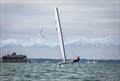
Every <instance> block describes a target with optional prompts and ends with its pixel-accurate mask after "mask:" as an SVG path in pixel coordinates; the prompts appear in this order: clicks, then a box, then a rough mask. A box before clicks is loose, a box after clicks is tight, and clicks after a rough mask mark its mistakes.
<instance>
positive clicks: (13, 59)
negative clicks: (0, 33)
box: [2, 52, 28, 63]
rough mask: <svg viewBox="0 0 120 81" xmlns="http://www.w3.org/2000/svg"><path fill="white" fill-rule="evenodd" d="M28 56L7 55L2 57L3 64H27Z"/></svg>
mask: <svg viewBox="0 0 120 81" xmlns="http://www.w3.org/2000/svg"><path fill="white" fill-rule="evenodd" d="M27 62H28V60H27V56H25V55H16V53H15V52H14V53H12V54H11V55H9V54H7V55H5V56H3V57H2V63H27Z"/></svg>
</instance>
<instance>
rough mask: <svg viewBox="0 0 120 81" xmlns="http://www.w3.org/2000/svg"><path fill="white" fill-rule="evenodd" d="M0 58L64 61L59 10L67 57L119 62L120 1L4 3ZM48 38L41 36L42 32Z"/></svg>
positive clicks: (1, 6) (0, 6) (3, 0)
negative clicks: (16, 56)
mask: <svg viewBox="0 0 120 81" xmlns="http://www.w3.org/2000/svg"><path fill="white" fill-rule="evenodd" d="M0 3H1V4H0V10H1V13H0V20H1V21H0V40H1V41H0V49H1V53H0V55H1V56H3V55H6V54H8V53H12V52H16V53H18V54H26V55H27V56H28V57H34V58H61V57H62V55H61V54H60V50H59V42H58V36H57V31H56V24H55V7H58V9H59V14H60V20H61V25H62V30H63V35H64V41H65V49H66V54H67V58H74V57H75V56H77V55H79V56H81V58H90V59H120V15H119V14H120V9H119V8H120V7H119V6H120V0H39V1H38V0H1V2H0ZM41 30H43V31H42V34H43V35H44V36H45V38H43V37H42V36H41V35H40V31H41Z"/></svg>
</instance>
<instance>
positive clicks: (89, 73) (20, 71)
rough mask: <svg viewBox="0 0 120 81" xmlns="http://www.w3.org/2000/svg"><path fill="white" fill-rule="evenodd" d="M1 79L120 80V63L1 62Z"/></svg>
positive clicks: (55, 80) (56, 80) (35, 80)
mask: <svg viewBox="0 0 120 81" xmlns="http://www.w3.org/2000/svg"><path fill="white" fill-rule="evenodd" d="M0 81H120V64H85V63H83V64H73V65H72V64H67V65H64V66H62V67H59V66H58V64H57V63H19V64H18V63H1V64H0Z"/></svg>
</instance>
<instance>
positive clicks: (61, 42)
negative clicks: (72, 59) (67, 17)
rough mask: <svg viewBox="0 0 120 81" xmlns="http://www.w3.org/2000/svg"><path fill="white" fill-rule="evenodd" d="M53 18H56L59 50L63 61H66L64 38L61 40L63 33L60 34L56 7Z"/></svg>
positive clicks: (60, 29)
mask: <svg viewBox="0 0 120 81" xmlns="http://www.w3.org/2000/svg"><path fill="white" fill-rule="evenodd" d="M55 18H56V24H57V31H58V37H59V42H60V50H61V53H62V57H63V61H64V62H65V61H66V53H65V47H64V40H63V35H62V28H61V23H60V18H59V12H58V8H55Z"/></svg>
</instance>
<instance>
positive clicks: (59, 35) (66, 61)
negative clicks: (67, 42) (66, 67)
mask: <svg viewBox="0 0 120 81" xmlns="http://www.w3.org/2000/svg"><path fill="white" fill-rule="evenodd" d="M55 19H56V25H57V32H58V38H59V43H60V50H61V54H62V60H63V61H62V63H60V64H59V65H62V64H68V63H74V62H75V61H76V62H77V60H74V61H68V60H67V58H66V52H65V46H64V40H63V34H62V28H61V23H60V16H59V11H58V8H55ZM79 60H80V58H79V59H78V61H79Z"/></svg>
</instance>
